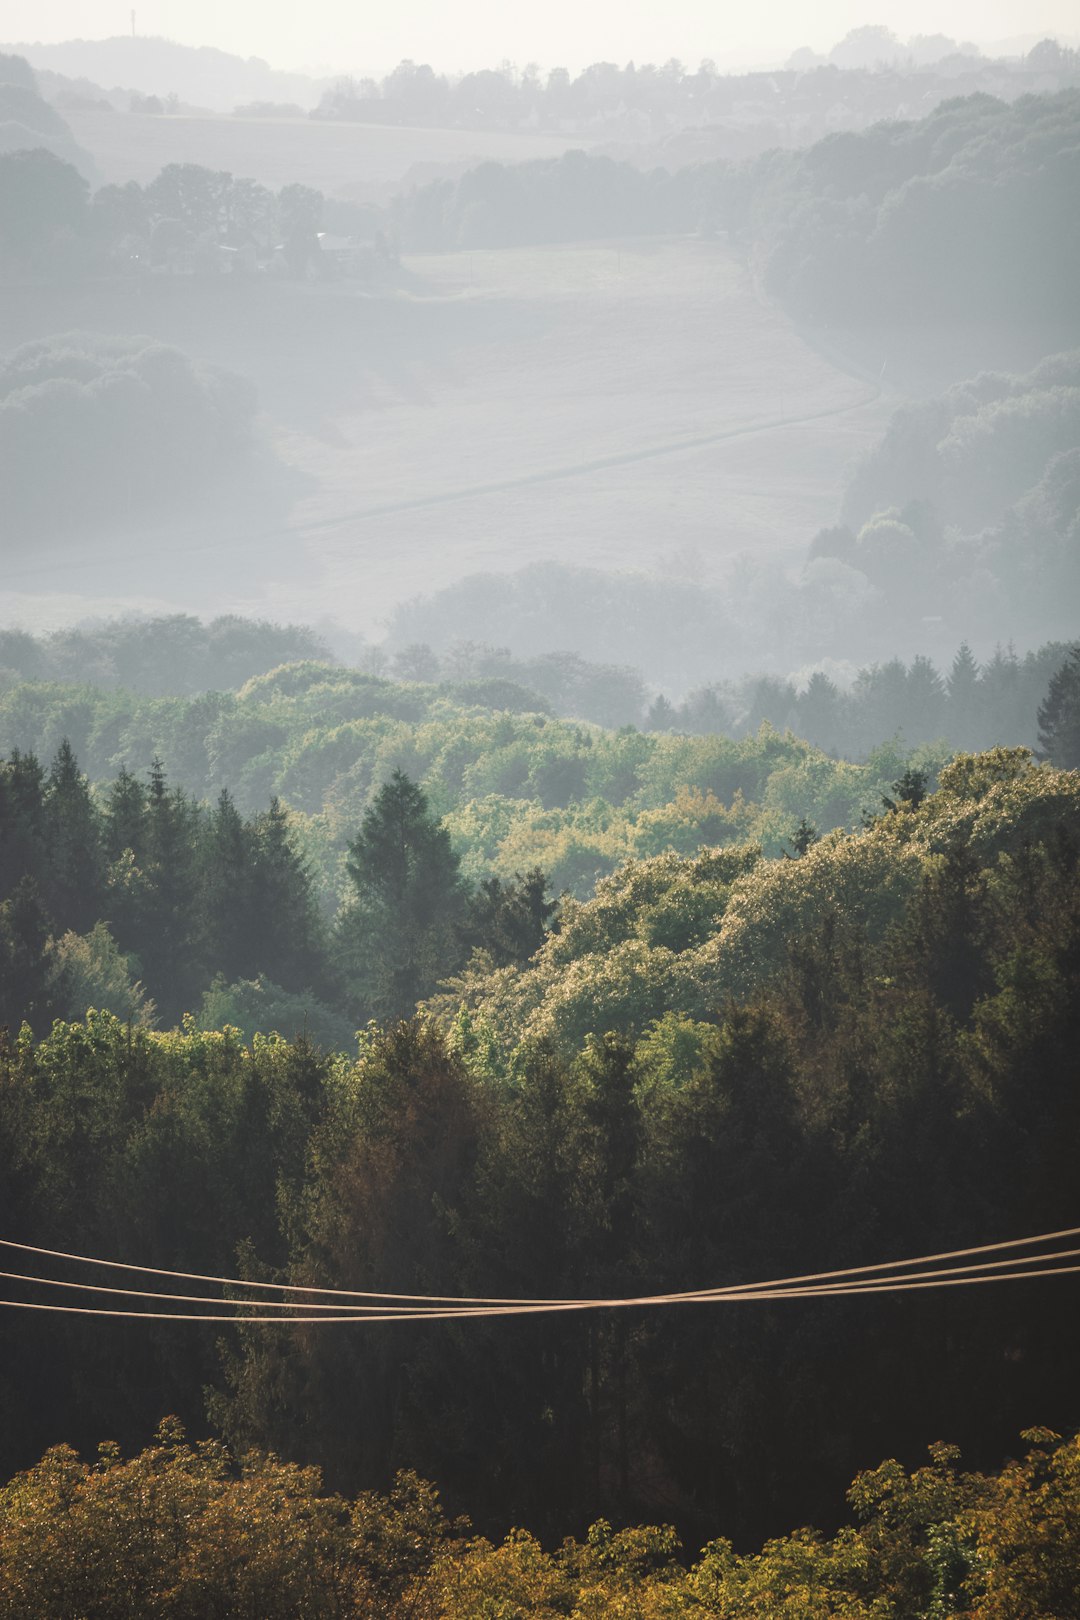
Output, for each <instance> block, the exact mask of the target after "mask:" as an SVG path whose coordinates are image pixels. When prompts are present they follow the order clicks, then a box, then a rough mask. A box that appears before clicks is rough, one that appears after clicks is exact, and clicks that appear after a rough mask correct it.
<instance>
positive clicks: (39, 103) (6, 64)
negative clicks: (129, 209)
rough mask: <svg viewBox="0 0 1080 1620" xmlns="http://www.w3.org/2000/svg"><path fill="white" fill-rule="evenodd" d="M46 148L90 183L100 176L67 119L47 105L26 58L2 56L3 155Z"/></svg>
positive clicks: (0, 122) (0, 139)
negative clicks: (66, 121) (65, 120)
mask: <svg viewBox="0 0 1080 1620" xmlns="http://www.w3.org/2000/svg"><path fill="white" fill-rule="evenodd" d="M36 147H44V148H45V150H46V151H48V152H52V153H53V155H54V156H55V157H58V158H61V159H62V160H63V161H64V162H65V163H70V164H73V165H74V167H75V168H76V169H78V171H79V173H80V174H81V175H83V176H84V178H86V179H88V180H92V179H94V178H95V176H96V171H95V168H94V160H93V158H92V157H91V156H90V154H89V152H86V151H84V149H83V148H82V147H81V146H80V145H79V144H78V142H77V141H76V139H75V137H74V135H73V134H72V133H71V130H70V129H69V127H68V125H67V124H66V123H65V122H64V120H63V118H62V117H61V116H60V114H59V113H58V112H57V111H56V109H55V108H54V107H51V106H50V105H49V103H48V102H47V101H45V100H44V99H43V98H42V96H41V92H40V90H39V88H38V83H37V80H36V78H35V77H34V73H33V70H32V69H31V67H30V65H29V63H28V62H27V61H26V59H25V58H24V57H21V56H7V55H4V54H2V53H0V153H8V152H23V151H32V150H33V149H35V148H36Z"/></svg>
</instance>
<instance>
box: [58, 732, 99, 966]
mask: <svg viewBox="0 0 1080 1620" xmlns="http://www.w3.org/2000/svg"><path fill="white" fill-rule="evenodd" d="M43 808H44V825H45V840H46V846H47V878H46V896H47V905H48V909H49V912H50V915H51V917H52V920H53V923H54V925H55V927H56V929H57V931H58V932H64V931H66V930H69V929H70V930H71V931H72V932H73V933H76V934H86V933H89V931H90V929H91V928H93V926H94V924H95V923H96V922H97V921H98V920H99V918H100V917H101V914H102V905H103V901H104V889H105V863H104V850H103V847H102V839H101V821H100V817H99V815H98V811H97V807H96V806H95V804H94V801H93V799H92V797H91V795H90V784H89V782H88V781H87V779H86V777H85V776H84V775H83V774H82V772H81V771H80V770H79V766H78V761H77V760H76V758H75V755H74V753H73V751H72V748H71V744H70V743H69V742H68V740H67V738H66V737H65V739H64V741H63V742H62V743H61V744H60V747H59V748H58V749H57V752H56V758H55V759H54V760H53V763H52V766H51V767H50V770H49V776H48V780H47V782H46V784H45V793H44V804H43Z"/></svg>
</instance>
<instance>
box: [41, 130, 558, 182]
mask: <svg viewBox="0 0 1080 1620" xmlns="http://www.w3.org/2000/svg"><path fill="white" fill-rule="evenodd" d="M65 118H66V119H67V122H68V124H69V125H70V126H71V129H72V131H73V133H74V135H75V138H76V140H77V141H78V142H79V144H80V145H81V146H84V147H85V148H86V150H87V151H88V152H90V153H91V155H92V156H93V158H94V161H95V162H96V164H97V166H98V169H99V170H100V172H101V178H102V180H103V181H104V182H105V183H106V184H109V185H124V184H125V183H126V182H127V181H128V180H137V181H138V182H139V183H140V184H141V185H145V184H146V182H147V181H149V180H152V179H153V178H154V176H155V175H156V174H158V173H159V172H160V171H161V170H162V169H163V168H164V167H165V165H166V164H167V163H198V164H201V165H202V166H203V167H205V168H208V169H224V170H226V171H227V172H228V173H229V174H234V175H237V176H243V177H245V178H248V179H252V180H258V181H259V182H260V183H261V184H262V185H264V186H271V187H273V188H274V189H275V190H276V189H277V188H278V187H280V186H287V185H293V184H295V183H299V184H301V185H305V186H314V187H315V189H316V190H318V191H322V192H325V193H326V195H327V196H335V195H338V194H342V195H347V196H362V195H366V194H367V193H368V192H369V191H378V190H380V189H381V188H382V187H384V186H388V187H390V188H394V187H396V185H397V183H398V182H400V181H401V180H403V179H404V178H405V176H406V175H407V174H408V173H409V171H410V169H412V168H413V167H414V165H416V164H437V163H450V164H455V165H462V166H471V165H472V164H474V163H485V162H492V161H493V162H497V163H524V162H525V161H526V160H527V159H529V158H540V157H557V156H558V155H559V153H560V152H564V151H566V149H567V148H568V147H569V146H575V147H583V146H588V145H589V144H590V143H589V142H588V141H587V140H582V139H581V138H580V137H574V138H573V139H571V138H570V137H568V136H565V135H559V134H547V133H542V132H540V131H534V132H522V133H520V134H519V133H516V132H514V131H506V130H486V129H475V130H474V129H395V128H391V127H388V126H386V125H385V124H354V123H335V122H332V121H329V120H323V119H308V118H224V117H220V116H215V115H214V114H212V113H206V114H203V115H196V114H191V115H188V114H181V113H177V114H161V115H156V114H147V113H117V112H99V111H96V110H88V111H86V110H71V111H67V112H65Z"/></svg>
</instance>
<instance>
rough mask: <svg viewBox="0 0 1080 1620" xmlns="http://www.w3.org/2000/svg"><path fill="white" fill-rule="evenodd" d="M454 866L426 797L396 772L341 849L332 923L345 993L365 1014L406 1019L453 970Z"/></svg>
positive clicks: (458, 904) (457, 890)
mask: <svg viewBox="0 0 1080 1620" xmlns="http://www.w3.org/2000/svg"><path fill="white" fill-rule="evenodd" d="M458 866H459V862H458V857H457V856H456V855H455V854H454V852H453V850H452V849H451V847H450V835H449V833H448V832H447V831H446V829H445V827H443V826H441V825H440V823H439V822H438V820H437V819H436V818H435V816H433V815H432V814H431V812H430V810H429V809H428V802H427V795H426V794H425V793H424V791H423V789H422V788H420V787H418V786H417V785H416V784H415V783H414V782H411V781H410V780H409V778H408V777H407V776H406V775H405V774H404V772H403V771H400V770H396V771H395V772H394V774H393V776H392V777H391V779H390V781H389V782H387V783H386V784H385V785H384V786H383V787H382V788H381V789H380V790H379V792H378V794H377V795H376V798H375V801H374V803H373V804H372V805H371V807H370V809H369V810H368V811H367V812H366V814H365V816H364V820H363V823H362V825H361V828H360V832H359V833H358V835H357V837H356V838H355V839H354V841H353V842H352V843H351V844H350V845H349V858H348V866H347V870H348V874H349V879H350V881H351V883H352V886H353V900H352V903H351V904H350V905H348V906H347V907H346V909H345V912H344V915H343V917H342V921H341V924H340V936H339V937H340V939H341V943H342V947H343V950H344V954H345V957H346V961H347V965H348V969H349V971H350V978H351V981H352V982H351V985H350V989H351V991H352V994H353V996H354V998H355V999H356V1001H357V1004H358V1005H359V1006H360V1007H361V1008H362V1009H363V1010H364V1011H366V1012H367V1013H368V1014H369V1015H373V1016H375V1017H377V1018H399V1017H403V1016H406V1015H407V1014H409V1013H411V1012H412V1011H413V1009H414V1008H415V1007H416V1005H417V1003H418V1002H419V1001H422V1000H423V999H424V998H425V997H426V996H429V995H430V994H431V993H432V991H433V990H434V989H435V986H436V984H437V983H438V981H439V979H441V978H445V977H446V975H447V974H448V973H451V972H453V970H454V968H455V967H456V966H457V963H458V961H459V959H460V955H461V947H460V945H459V943H458V935H457V926H456V925H457V924H458V923H459V921H460V919H461V916H462V913H463V910H464V902H465V890H464V887H463V885H462V881H461V878H460V875H459V872H458Z"/></svg>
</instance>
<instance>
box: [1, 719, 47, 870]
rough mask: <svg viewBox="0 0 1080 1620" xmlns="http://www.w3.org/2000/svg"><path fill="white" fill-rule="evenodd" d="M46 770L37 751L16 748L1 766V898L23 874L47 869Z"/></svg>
mask: <svg viewBox="0 0 1080 1620" xmlns="http://www.w3.org/2000/svg"><path fill="white" fill-rule="evenodd" d="M42 783H43V773H42V769H41V766H40V765H39V764H38V762H37V759H36V758H35V757H34V755H33V754H21V753H20V752H19V750H18V749H17V748H16V749H13V750H12V753H11V757H10V758H9V759H8V760H7V761H6V763H4V764H3V765H2V766H0V899H2V898H4V897H5V896H7V895H9V894H10V893H11V891H12V890H13V889H14V887H15V885H16V884H17V883H18V882H19V880H20V878H23V877H26V876H33V877H35V878H38V879H41V878H42V877H43V876H44V871H45V817H44V806H43V789H42Z"/></svg>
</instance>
